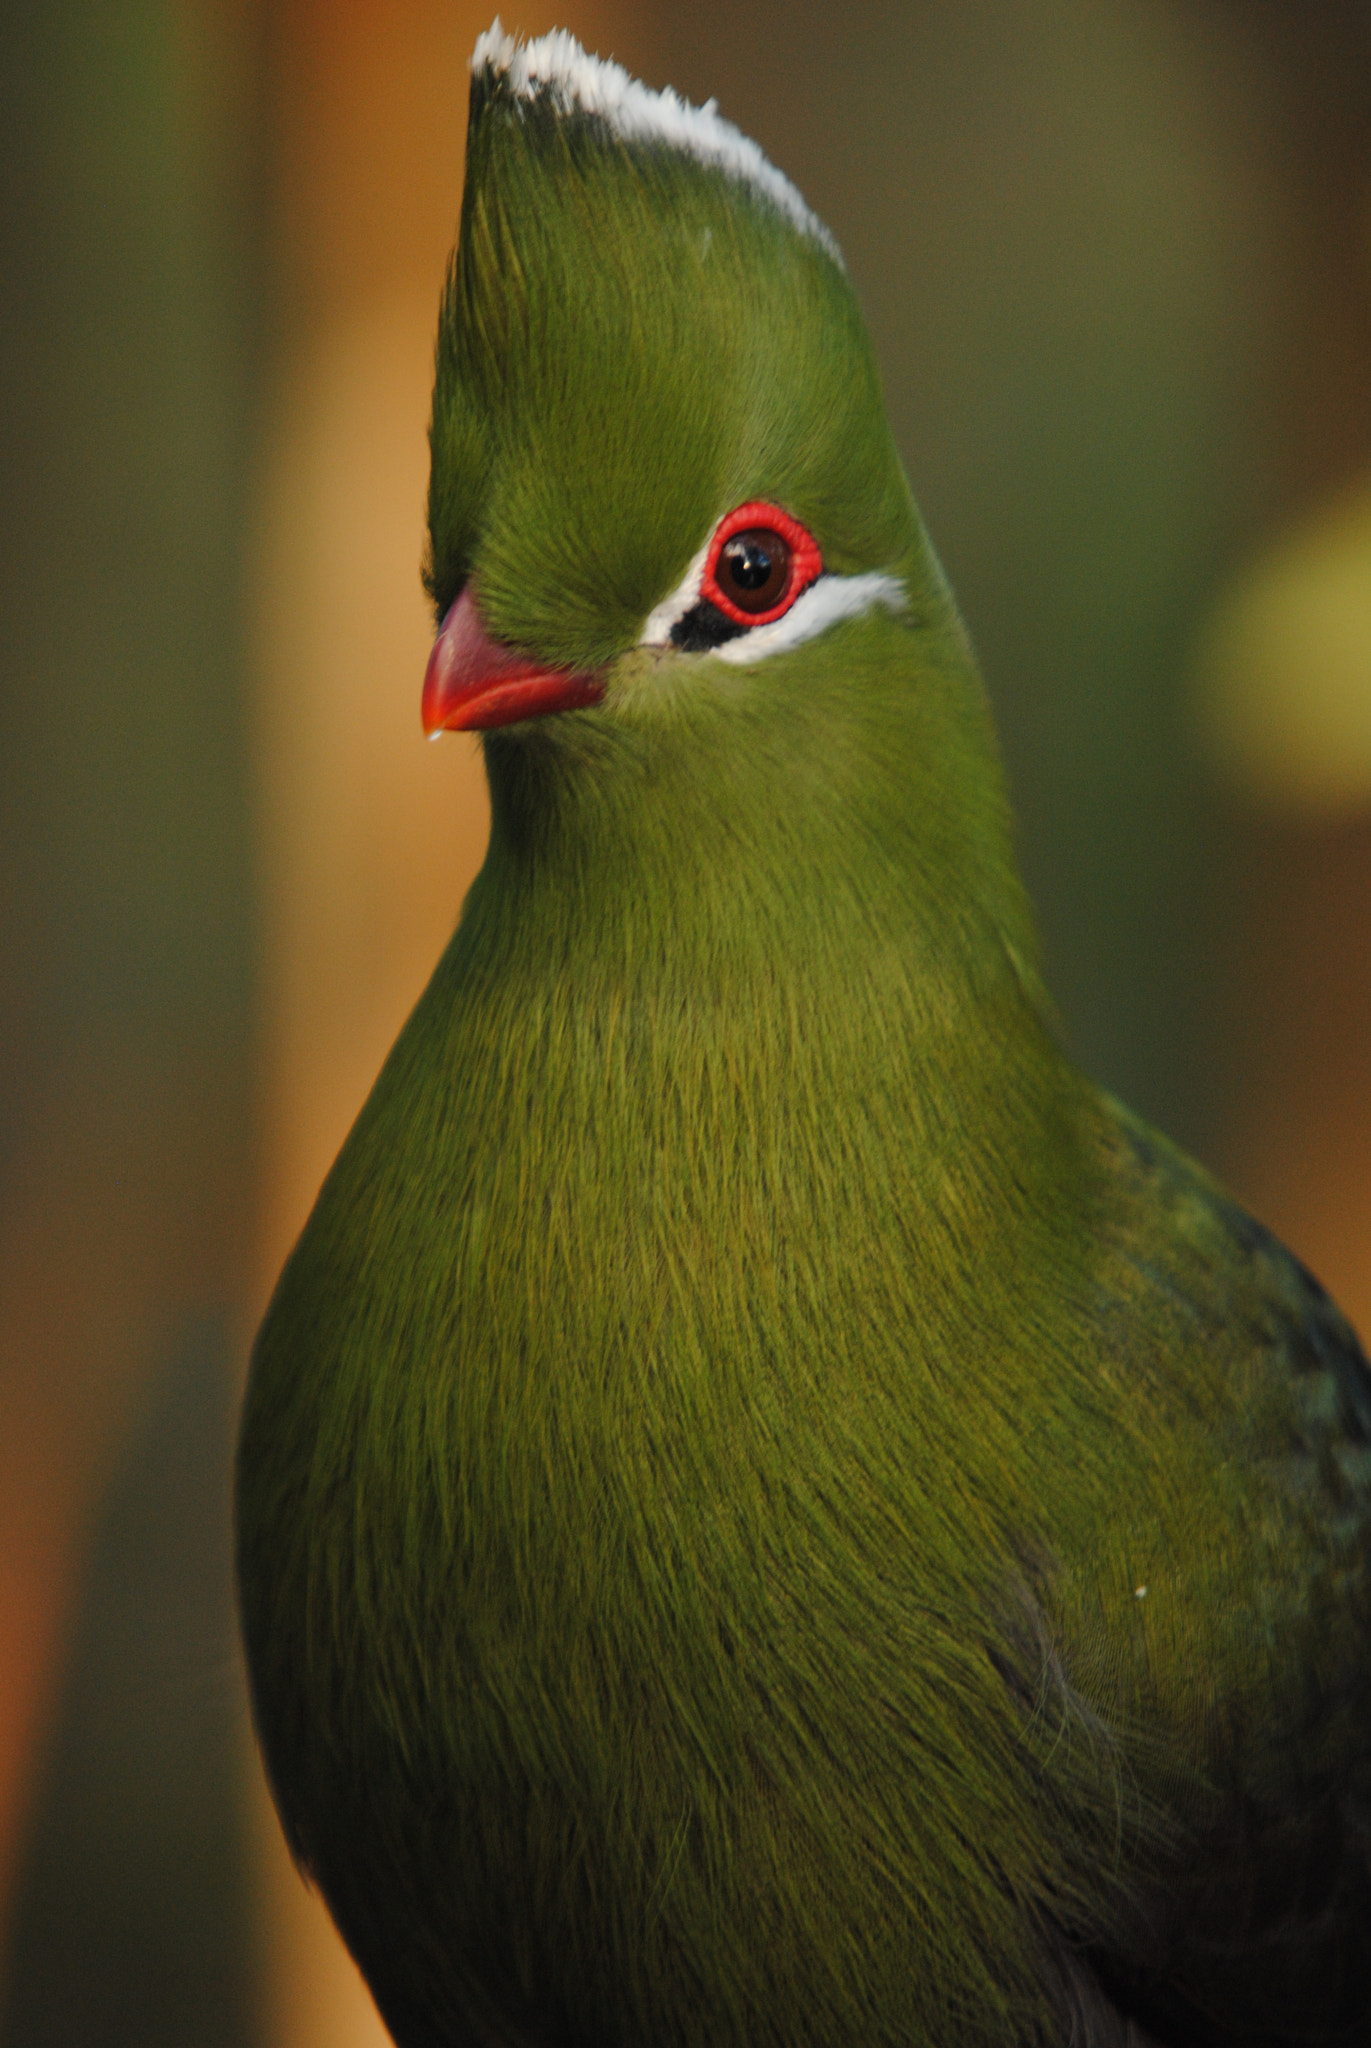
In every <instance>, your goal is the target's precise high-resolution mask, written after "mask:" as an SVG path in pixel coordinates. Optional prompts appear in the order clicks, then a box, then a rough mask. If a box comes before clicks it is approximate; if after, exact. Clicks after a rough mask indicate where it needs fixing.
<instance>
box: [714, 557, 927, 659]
mask: <svg viewBox="0 0 1371 2048" xmlns="http://www.w3.org/2000/svg"><path fill="white" fill-rule="evenodd" d="M908 602H909V599H908V597H907V595H906V593H905V587H904V585H903V583H901V581H900V579H899V577H898V576H886V575H884V574H882V573H881V572H880V571H878V570H873V571H872V572H871V573H870V574H869V575H866V576H820V577H819V579H818V581H817V582H815V583H811V584H810V586H809V588H808V590H806V591H805V593H804V595H803V596H802V597H797V598H796V600H795V602H794V604H793V605H792V606H791V607H790V610H789V611H788V612H786V613H785V614H784V615H783V616H782V617H781V618H779V619H773V620H772V621H771V624H770V625H769V626H753V627H752V628H751V630H750V631H749V632H746V633H740V634H739V635H738V638H737V639H736V640H725V642H724V644H723V646H722V647H716V648H714V650H713V654H714V659H715V660H716V661H732V662H736V663H737V664H738V665H739V666H740V667H741V666H742V665H744V664H745V663H747V662H749V661H764V660H765V659H766V657H767V655H769V654H784V653H785V652H786V651H787V649H789V648H791V647H800V646H803V644H804V642H805V641H806V640H812V639H813V638H814V637H815V635H816V634H817V633H825V632H827V630H828V628H829V627H830V626H832V625H836V623H837V621H838V620H839V619H856V618H860V617H861V615H862V613H863V612H869V611H872V610H874V609H875V607H876V606H877V605H878V604H881V605H884V606H885V608H886V610H887V611H890V612H900V611H903V610H904V608H905V606H906V604H907V603H908Z"/></svg>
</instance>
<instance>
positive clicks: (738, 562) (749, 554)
mask: <svg viewBox="0 0 1371 2048" xmlns="http://www.w3.org/2000/svg"><path fill="white" fill-rule="evenodd" d="M823 566H824V565H823V559H822V557H821V556H820V553H819V550H818V547H817V545H816V543H815V541H814V539H813V536H812V535H811V534H809V533H808V532H807V531H806V530H805V528H804V527H803V526H801V524H800V522H799V520H798V519H792V518H791V516H790V514H789V513H788V512H783V511H782V510H781V508H780V506H779V505H767V504H762V503H760V502H757V501H750V502H749V503H748V504H746V505H735V506H734V508H733V510H732V511H731V512H729V513H727V514H726V515H725V516H724V518H722V519H721V520H720V521H719V524H718V525H717V526H716V527H715V529H714V536H713V539H712V540H711V541H710V545H709V553H708V555H707V556H706V558H705V567H704V574H703V576H702V578H701V582H700V599H701V601H702V603H703V604H704V605H705V606H706V607H712V610H713V615H714V616H715V617H716V619H717V621H718V624H719V626H720V628H724V627H725V624H726V623H727V624H728V625H731V626H733V627H734V628H738V627H745V626H764V625H767V624H768V623H769V622H770V621H771V620H772V619H779V618H780V617H781V616H782V614H783V613H785V612H788V611H789V610H790V607H791V605H792V604H794V602H795V600H796V598H797V597H798V596H799V595H800V593H801V592H802V591H804V590H807V589H808V588H809V586H810V584H811V583H812V582H813V581H814V579H815V577H816V576H820V575H822V574H823ZM716 637H717V636H716Z"/></svg>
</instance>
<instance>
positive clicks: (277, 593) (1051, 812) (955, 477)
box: [0, 0, 1371, 2048]
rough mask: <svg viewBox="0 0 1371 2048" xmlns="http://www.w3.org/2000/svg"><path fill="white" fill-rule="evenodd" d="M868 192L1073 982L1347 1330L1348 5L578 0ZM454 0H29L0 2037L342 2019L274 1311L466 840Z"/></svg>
mask: <svg viewBox="0 0 1371 2048" xmlns="http://www.w3.org/2000/svg"><path fill="white" fill-rule="evenodd" d="M558 24H564V25H567V26H570V27H571V28H572V29H574V30H575V31H576V33H577V34H578V35H579V36H580V37H581V38H582V40H583V41H584V42H586V43H587V45H588V46H589V47H591V48H593V49H598V50H599V51H600V52H602V53H603V54H613V55H615V56H617V57H619V58H620V59H621V60H622V61H624V62H625V63H626V64H628V65H629V66H630V67H631V68H632V69H633V70H635V71H636V72H638V73H639V74H640V75H642V76H644V77H646V78H647V79H648V80H649V81H650V82H652V83H654V84H664V83H667V82H670V83H672V84H674V85H676V86H677V87H679V88H680V89H681V90H683V91H684V92H686V93H687V94H689V95H690V96H691V97H692V98H696V99H701V98H705V97H707V96H709V95H711V94H714V95H716V96H717V97H718V99H719V101H720V104H721V106H722V109H723V111H724V112H725V113H726V114H727V115H729V116H730V117H732V118H733V119H734V120H736V121H737V122H738V123H739V124H740V125H741V126H742V127H743V128H744V129H746V130H747V131H748V132H749V133H751V134H753V135H755V136H756V137H757V138H758V140H759V141H760V142H761V143H762V145H763V147H764V148H765V149H766V150H767V151H768V152H769V153H770V154H771V155H772V156H773V157H774V158H775V160H776V161H777V162H778V163H779V164H780V165H781V166H782V167H783V168H784V169H786V170H787V171H788V172H790V173H791V175H792V176H793V177H794V178H795V180H796V181H797V183H798V184H799V185H800V187H801V189H802V190H803V191H804V192H805V194H806V196H807V197H808V198H809V200H810V201H811V203H812V204H813V205H814V207H815V208H816V210H817V211H818V212H819V213H820V214H821V215H822V216H823V217H824V218H825V219H826V220H827V221H828V222H829V223H830V224H831V226H832V227H833V229H834V231H835V233H836V234H837V236H838V239H839V241H840V242H841V244H842V245H843V247H844V249H845V251H846V253H847V257H848V261H849V266H850V269H851V272H852V275H853V278H854V280H855V282H856V285H857V288H858V291H859V292H860V294H861V296H862V298H863V300H864V302H865V305H866V308H867V311H868V314H869V316H870V320H871V325H872V328H873V331H874V335H875V340H876V346H877V350H878V353H879V355H880V359H881V362H882V365H883V370H884V375H885V380H886V386H887V391H888V396H889V401H890V408H891V413H892V417H893V420H894V424H895V428H896V432H897V435H898V438H899V442H900V446H901V448H902V451H903V453H904V458H905V462H906V465H907V468H908V470H909V473H910V476H911V478H912V480H913V483H914V486H915V490H916V492H917V494H918V496H919V498H920V501H921V503H922V505H923V508H924V511H925V513H926V515H927V518H928V521H929V523H930V526H931V528H932V531H933V534H934V536H935V539H936V541H937V543H938V546H939V548H940V551H941V552H942V554H943V556H944V558H945V561H946V564H947V567H948V569H949V572H950V574H951V577H952V581H953V583H954V586H955V587H956V589H957V591H958V593H959V596H960V599H961V602H962V605H963V608H964V610H965V613H966V616H967V618H968V621H969V623H970V626H971V630H972V633H973V635H974V637H975V639H976V641H977V644H978V646H979V648H980V650H981V654H982V658H983V662H984V666H985V669H986V673H987V677H988V681H989V685H990V689H991V692H992V695H993V698H994V700H995V704H996V708H997V712H998V716H999V720H1000V725H1001V730H1002V733H1003V736H1004V745H1005V749H1006V753H1007V756H1008V760H1009V768H1010V773H1011V777H1012V781H1013V786H1014V791H1015V797H1016V802H1017V807H1018V813H1019V817H1020V821H1021V841H1022V850H1023V858H1024V862H1025V865H1026V868H1027V872H1028V876H1029V880H1030V883H1031V886H1032V889H1033V891H1034V894H1035V896H1036V899H1037V902H1038V906H1039V910H1040V913H1041V917H1042V922H1043V927H1044V932H1045V938H1046V945H1047V952H1048V958H1049V964H1050V970H1051V977H1052V982H1053V986H1054V989H1055V991H1056V994H1057V996H1058V999H1059V1001H1060V1004H1061V1009H1062V1013H1063V1019H1064V1029H1065V1031H1066V1034H1067V1037H1068V1039H1069V1040H1070V1043H1071V1044H1072V1046H1073V1047H1074V1049H1075V1050H1076V1052H1077V1054H1078V1056H1079V1057H1080V1059H1081V1060H1082V1061H1083V1062H1084V1064H1085V1065H1086V1067H1087V1068H1089V1069H1090V1070H1091V1071H1092V1072H1093V1073H1095V1074H1097V1075H1098V1076H1099V1077H1100V1078H1101V1079H1103V1080H1104V1081H1106V1082H1107V1083H1108V1084H1110V1085H1111V1086H1112V1087H1114V1088H1115V1089H1116V1090H1117V1091H1118V1092H1120V1093H1121V1094H1123V1095H1124V1096H1126V1097H1127V1098H1128V1099H1129V1100H1130V1101H1132V1102H1133V1103H1134V1104H1135V1105H1136V1106H1137V1107H1138V1108H1139V1109H1141V1110H1142V1111H1144V1112H1145V1113H1146V1114H1147V1115H1149V1116H1150V1117H1152V1118H1153V1119H1155V1120H1156V1121H1157V1122H1159V1123H1161V1124H1162V1125H1163V1126H1165V1127H1166V1128H1168V1129H1170V1130H1171V1131H1172V1132H1173V1133H1174V1134H1175V1135H1176V1136H1178V1137H1179V1138H1181V1139H1182V1140H1183V1141H1184V1142H1185V1143H1186V1144H1187V1145H1189V1146H1190V1147H1192V1148H1193V1149H1194V1150H1196V1151H1197V1152H1198V1153H1199V1154H1200V1155H1201V1157H1202V1158H1204V1159H1205V1160H1206V1161H1207V1162H1208V1163H1209V1164H1210V1165H1211V1166H1213V1167H1215V1168H1217V1170H1218V1171H1220V1172H1221V1173H1222V1174H1223V1175H1224V1176H1225V1177H1226V1178H1227V1179H1228V1181H1229V1182H1230V1184H1231V1185H1232V1186H1233V1187H1234V1188H1235V1190H1236V1191H1237V1192H1238V1193H1239V1194H1240V1195H1241V1196H1242V1197H1243V1199H1244V1200H1246V1201H1247V1203H1248V1204H1249V1205H1250V1206H1251V1207H1253V1208H1254V1209H1256V1211H1257V1212H1258V1213H1259V1214H1260V1215H1261V1216H1263V1217H1264V1218H1265V1219H1266V1220H1267V1221H1268V1222H1269V1223H1271V1224H1272V1225H1274V1226H1275V1227H1276V1228H1277V1229H1278V1230H1279V1231H1280V1232H1281V1233H1282V1234H1283V1235H1284V1236H1285V1237H1286V1238H1287V1239H1288V1240H1289V1241H1290V1242H1291V1243H1292V1244H1293V1245H1294V1246H1295V1248H1296V1249H1297V1250H1298V1251H1299V1252H1300V1253H1301V1255H1302V1256H1303V1257H1304V1258H1305V1259H1306V1260H1307V1261H1308V1262H1309V1263H1310V1264H1311V1265H1312V1266H1313V1267H1314V1268H1315V1269H1316V1270H1317V1271H1318V1272H1319V1273H1320V1274H1321V1276H1322V1277H1323V1278H1324V1279H1325V1280H1326V1281H1327V1282H1328V1284H1329V1285H1330V1286H1331V1287H1332V1288H1333V1289H1334V1291H1335V1292H1336V1293H1337V1294H1338V1295H1339V1297H1340V1298H1341V1300H1342V1301H1343V1303H1344V1305H1345V1306H1346V1307H1347V1309H1348V1311H1349V1312H1350V1313H1351V1314H1352V1316H1353V1317H1354V1319H1355V1320H1357V1321H1359V1323H1360V1325H1361V1327H1362V1328H1363V1330H1364V1331H1365V1330H1368V1329H1371V5H1368V4H1367V0H1356V4H1354V0H1037V4H1036V5H1034V6H1032V7H1024V6H1022V5H1021V4H1019V0H958V4H956V5H951V4H948V0H941V4H937V0H902V4H898V5H896V4H891V0H884V4H882V0H844V4H843V5H842V6H841V7H839V6H837V5H836V4H827V5H821V4H817V0H797V4H792V5H791V6H789V7H787V8H786V9H784V10H783V11H782V12H781V13H778V12H777V10H776V9H775V8H774V7H773V6H768V5H763V4H762V0H732V4H730V5H729V6H728V7H727V8H719V9H715V10H710V11H705V10H702V9H699V8H698V7H695V6H687V5H685V4H684V0H661V4H657V5H652V4H648V0H640V4H636V5H629V4H626V0H585V4H577V0H573V4H572V5H571V6H570V7H569V8H568V9H567V10H566V11H564V12H561V13H559V14H557V15H556V16H555V17H554V15H553V14H552V13H550V12H549V11H548V10H547V9H544V8H542V7H541V6H536V7H534V8H532V10H531V11H525V12H521V13H518V14H516V15H515V16H514V17H512V18H511V20H510V21H509V22H507V25H508V26H518V27H519V28H521V29H523V30H526V31H529V32H535V33H536V32H541V31H543V30H545V29H547V28H549V27H551V26H554V25H558ZM485 25H486V15H485V12H484V8H482V9H480V10H473V9H472V7H470V6H469V5H467V4H466V0H445V4H443V5H438V4H436V0H386V4H385V5H384V6H382V5H381V4H380V0H327V4H325V0H278V4H276V5H275V6H273V7H271V8H270V9H268V8H267V6H266V5H265V0H99V4H97V0H42V4H39V0H7V4H6V6H5V8H4V9H3V11H2V12H0V195H3V197H2V198H0V205H2V206H3V225H2V227H0V235H2V236H3V263H4V284H3V308H4V311H3V330H2V331H0V421H2V422H3V426H2V429H0V431H2V432H3V452H2V453H0V464H2V467H0V476H2V477H3V486H4V488H3V510H2V511H0V519H3V545H2V546H0V648H2V649H3V656H2V666H0V2048H40V2044H43V2048H48V2044H51V2048H59V2044H60V2048H73V2044H81V2048H105V2044H108V2048H114V2044H116V2043H117V2044H119V2048H181V2044H186V2048H189V2044H196V2048H203V2044H208V2048H286V2044H289V2048H316V2044H317V2048H364V2044H370V2048H375V2044H377V2043H379V2042H380V2041H381V2040H382V2038H383V2037H382V2035H381V2032H380V2028H379V2023H378V2022H377V2021H376V2020H375V2018H374V2015H373V2014H372V2013H371V2009H370V2007H369V2004H368V2002H367V2000H366V1997H365V1994H364V1992H363V1991H362V1989H361V1987H360V1985H359V1983H358V1981H357V1979H356V1977H355V1974H354V1973H353V1972H352V1970H351V1966H350V1965H349V1964H348V1962H347V1959H346V1957H344V1956H343V1955H342V1953H341V1951H340V1949H339V1948H338V1946H337V1944H336V1942H335V1940H334V1938H333V1936H332V1934H331V1932H330V1930H329V1927H328V1923H327V1921H326V1919H325V1918H324V1916H323V1915H322V1913H321V1912H320V1910H319V1909H318V1907H317V1905H316V1904H315V1903H314V1901H313V1900H312V1899H311V1898H310V1897H309V1895H308V1894H307V1893H306V1891H305V1889H304V1887H303V1886H302V1885H301V1884H300V1883H299V1881H298V1880H297V1879H296V1878H295V1876H294V1874H293V1873H292V1872H291V1871H290V1869H289V1868H288V1866H287V1865H286V1863H285V1859H284V1856H283V1853H282V1851H281V1850H280V1848H279V1845H278V1841H277V1836H276V1831H275V1825H274V1822H273V1821H272V1819H271V1816H270V1813H269V1810H268V1808H267V1806H266V1802H265V1798H264V1795H263V1793H262V1790H261V1787H260V1782H259V1774H258V1772H257V1767H256V1763H255V1760H254V1757H253V1754H252V1748H251V1739H250V1733H249V1730H248V1727H247V1719H246V1713H245V1709H244V1704H243V1691H242V1683H241V1676H240V1669H239V1661H238V1652H237V1646H236V1640H235V1633H234V1624H233V1613H232V1601H231V1589H230V1582H229V1571H228V1511H227V1485H228V1470H229V1460H230V1455H231V1443H232V1428H233V1413H234V1407H235V1404H236V1401H237V1398H238V1393H239V1389H240V1386H241V1380H242V1374H243V1371H244V1367H245V1362H246V1355H247V1347H248V1345H249V1342H250V1339H251V1332H252V1329H253V1326H254V1323H255V1321H256V1318H257V1317H258V1316H259V1314H260V1312H261V1310H262V1307H263V1305H264V1303H265V1300H266V1296H267V1293H268V1291H269V1289H270V1286H271V1282H272V1280H273V1277H274V1275H275V1272H276V1270H277V1269H278V1267H279V1265H280V1262H281V1259H282V1257H283V1256H284V1254H285V1252H286V1250H287V1249H288V1247H289V1244H290V1242H291V1240H292V1238H293V1236H294V1234H295V1232H296V1231H297V1230H298V1229H299V1226H300V1224H301V1222H302V1221H303V1219H304V1216H305V1213H306V1211H307V1209H308V1207H309V1204H310V1201H311V1199H312V1197H313V1194H314V1191H315V1189H316V1188H317V1186H318V1183H319V1180H320V1178H321V1176H322V1174H323V1172H324V1170H325V1169H326V1167H327V1165H328V1164H329V1161H330V1159H331V1158H332V1155H333V1153H334V1151H335V1149H336V1147H337V1145H338V1143H339V1142H340V1140H341V1138H342V1136H343V1134H344V1132H345V1130H346V1129H347V1126H348V1124H349V1122H350V1121H351V1118H352V1116H353V1115H354V1114H355V1111H356V1109H357V1108H358V1106H359V1105H360V1103H361V1100H362V1098H363V1096H364V1094H365V1092H366V1090H367V1087H368V1086H369V1083H370V1081H371V1079H372V1077H373V1075H374V1073H375V1071H376V1069H377V1067H378V1065H379V1063H380V1061H381V1058H382V1057H383V1055H384V1053H385V1051H386V1049H387V1047H388V1045H389V1043H390V1041H391V1039H392V1037H393V1036H394V1033H395V1031H396V1030H397V1029H398V1027H399V1024H400V1023H401V1021H402V1019H403V1017H404V1015H405V1013H406V1011H407V1010H408V1008H409V1006H410V1005H411V1003H412V1002H413V1000H414V998H415V997H416V996H417V994H418V992H419V990H420V988H421V986H422V984H423V982H424V980H425V978H426V976H427V973H428V971H429V969H430V968H431V966H432V964H433V962H434V961H435V959H436V957H437V955H438V952H439V950H440V948H441V946H442V943H443V941H444V938H445V936H446V934H447V932H448V931H449V929H450V927H451V924H452V921H453V919H454V917H455V914H456V911H457V908H458V905H459V903H460V901H461V897H462V894H463V891H464V889H465V887H466V884H467V882H468V881H469V879H470V877H471V875H472V873H473V872H474V870H475V868H476V866H477V864H478V863H479V860H480V857H481V851H482V847H483V843H484V835H485V828H486V813H485V797H484V789H483V784H482V779H481V773H480V764H479V755H478V753H477V750H476V747H475V745H474V743H473V742H470V741H468V740H467V739H465V738H461V739H459V738H448V739H445V740H444V741H443V743H442V744H441V745H440V746H436V747H428V746H425V745H424V744H423V742H422V740H421V737H420V733H419V722H418V704H419V684H420V679H421V676H422V672H423V666H424V660H425V656H426V652H427V647H428V644H429V638H430V631H431V621H430V620H429V618H428V616H427V613H426V609H425V604H424V600H423V598H422V595H421V592H420V588H419V580H418V561H419V554H420V548H421V543H422V514H423V495H424V483H425V447H424V429H425V416H426V406H427V397H428V380H429V372H430V365H431V349H432V335H433V327H434V318H435V308H436V303H437V296H438V290H439V285H440V282H441V278H442V273H443V266H444V261H445V258H446V255H447V251H448V247H449V243H450V241H451V237H452V234H453V230H454V226H455V222H456V219H457V210H458V204H459V199H460V186H461V164H462V144H463V131H464V123H465V88H466V78H465V59H466V55H467V53H468V52H469V50H470V48H471V45H472V42H473V41H474V38H475V36H476V34H477V33H478V31H479V30H480V29H481V28H483V27H484V26H485Z"/></svg>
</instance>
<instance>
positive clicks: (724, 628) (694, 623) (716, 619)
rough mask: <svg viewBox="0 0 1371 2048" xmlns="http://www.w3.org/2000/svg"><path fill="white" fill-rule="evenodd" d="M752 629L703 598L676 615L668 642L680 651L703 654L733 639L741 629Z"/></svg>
mask: <svg viewBox="0 0 1371 2048" xmlns="http://www.w3.org/2000/svg"><path fill="white" fill-rule="evenodd" d="M751 630H752V629H751V627H750V626H740V625H738V624H737V623H736V622H735V621H734V620H733V619H726V618H725V617H724V615H723V613H722V612H721V611H720V610H719V607H718V606H717V605H716V604H710V602H709V600H708V599H707V598H705V599H702V600H701V602H700V603H699V604H696V605H692V606H691V608H690V610H689V611H688V612H687V613H686V614H685V616H684V618H680V619H677V621H676V623H675V625H674V626H673V627H672V629H671V644H672V646H673V647H679V648H680V650H681V652H682V653H683V654H706V653H708V651H709V649H710V648H711V647H722V646H723V644H724V642H725V640H736V639H737V638H738V636H739V634H740V633H749V632H751Z"/></svg>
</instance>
